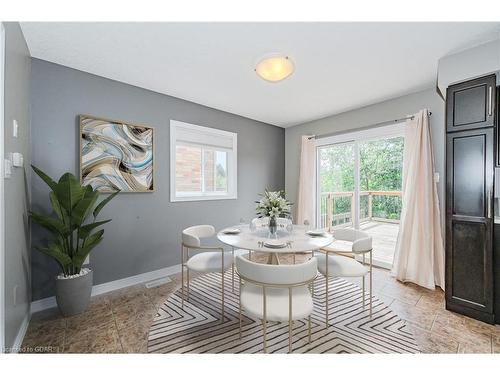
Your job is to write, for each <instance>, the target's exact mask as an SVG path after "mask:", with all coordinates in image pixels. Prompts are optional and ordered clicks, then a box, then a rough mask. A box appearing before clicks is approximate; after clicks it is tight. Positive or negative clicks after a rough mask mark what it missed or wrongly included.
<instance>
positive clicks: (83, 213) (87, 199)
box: [71, 188, 98, 225]
mask: <svg viewBox="0 0 500 375" xmlns="http://www.w3.org/2000/svg"><path fill="white" fill-rule="evenodd" d="M97 197H98V193H97V192H94V191H92V188H90V192H89V191H88V190H87V189H86V191H85V194H84V196H83V198H82V199H81V200H80V201H79V202H78V203H77V204H76V206H75V207H74V208H73V210H72V211H71V217H72V218H73V220H74V223H75V225H81V224H82V223H83V222H84V221H85V219H86V218H87V216H88V215H89V213H90V210H91V209H92V207H94V204H95V202H96V201H97Z"/></svg>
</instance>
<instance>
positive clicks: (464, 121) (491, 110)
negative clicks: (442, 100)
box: [446, 74, 496, 132]
mask: <svg viewBox="0 0 500 375" xmlns="http://www.w3.org/2000/svg"><path fill="white" fill-rule="evenodd" d="M495 96H496V77H495V75H494V74H493V75H489V76H486V77H481V78H477V79H473V80H471V81H467V82H463V83H459V84H456V85H453V86H450V87H449V88H448V90H447V94H446V114H447V116H446V131H447V132H454V131H463V130H470V129H478V128H485V127H490V126H493V125H494V122H495Z"/></svg>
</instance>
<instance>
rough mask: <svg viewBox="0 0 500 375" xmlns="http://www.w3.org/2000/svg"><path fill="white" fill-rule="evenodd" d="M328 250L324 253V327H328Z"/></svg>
mask: <svg viewBox="0 0 500 375" xmlns="http://www.w3.org/2000/svg"><path fill="white" fill-rule="evenodd" d="M328 276H329V275H328V252H327V253H326V276H325V284H326V285H325V287H326V300H325V324H326V328H328V321H329V319H328V310H329V308H328V305H329V303H328V302H329V301H328V284H329V282H328Z"/></svg>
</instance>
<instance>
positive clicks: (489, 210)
mask: <svg viewBox="0 0 500 375" xmlns="http://www.w3.org/2000/svg"><path fill="white" fill-rule="evenodd" d="M486 199H487V201H486V206H487V211H488V219H491V200H492V196H491V191H488V194H487V195H486Z"/></svg>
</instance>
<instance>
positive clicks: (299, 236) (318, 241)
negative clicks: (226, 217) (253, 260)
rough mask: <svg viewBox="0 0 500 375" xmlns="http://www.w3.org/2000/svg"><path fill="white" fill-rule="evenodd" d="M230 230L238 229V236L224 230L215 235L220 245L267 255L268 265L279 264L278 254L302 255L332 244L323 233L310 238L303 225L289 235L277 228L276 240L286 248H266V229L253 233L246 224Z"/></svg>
mask: <svg viewBox="0 0 500 375" xmlns="http://www.w3.org/2000/svg"><path fill="white" fill-rule="evenodd" d="M230 228H231V229H232V228H238V229H239V230H240V232H239V233H238V234H226V233H224V232H225V231H226V230H227V229H229V228H225V229H223V230H221V231H220V232H219V233H217V238H218V239H219V241H221V242H222V243H224V244H226V245H229V246H232V247H233V248H235V249H245V250H250V251H255V252H260V253H268V254H269V259H268V263H269V264H279V254H292V253H303V252H310V251H314V250H318V249H320V248H322V247H325V246H328V245H330V244H331V243H332V242H333V236H332V235H331V234H329V233H326V232H325V233H324V235H322V236H310V235H308V234H307V233H306V231H307V229H308V228H307V227H306V226H304V225H294V226H293V231H292V232H291V233H289V232H287V231H286V230H285V229H284V228H278V233H277V234H278V235H277V238H275V239H274V240H281V241H283V242H284V243H286V244H287V246H286V247H282V248H275V247H266V245H265V243H266V242H267V241H269V240H270V238H269V230H268V229H267V227H260V228H257V229H256V230H254V231H251V230H250V227H249V225H248V224H243V225H235V226H233V227H230Z"/></svg>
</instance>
